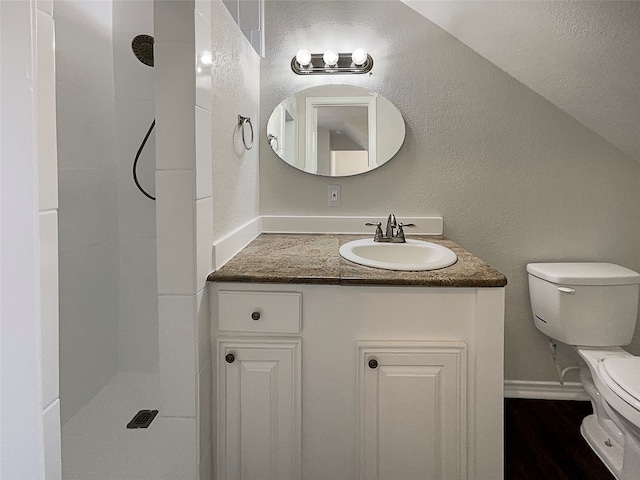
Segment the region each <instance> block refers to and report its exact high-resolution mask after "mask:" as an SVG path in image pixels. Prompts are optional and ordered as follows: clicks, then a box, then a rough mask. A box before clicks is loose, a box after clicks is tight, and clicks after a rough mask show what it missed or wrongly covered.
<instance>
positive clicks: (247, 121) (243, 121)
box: [238, 115, 253, 150]
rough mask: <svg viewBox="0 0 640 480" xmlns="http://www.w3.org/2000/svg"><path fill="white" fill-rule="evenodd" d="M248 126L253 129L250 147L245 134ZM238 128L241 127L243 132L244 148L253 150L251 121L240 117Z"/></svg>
mask: <svg viewBox="0 0 640 480" xmlns="http://www.w3.org/2000/svg"><path fill="white" fill-rule="evenodd" d="M246 124H249V127H250V128H251V141H250V142H249V145H247V138H246V137H245V134H244V126H245V125H246ZM238 126H239V127H240V130H242V143H243V144H244V148H246V149H247V150H251V148H253V125H252V124H251V119H250V118H249V117H243V116H242V115H238Z"/></svg>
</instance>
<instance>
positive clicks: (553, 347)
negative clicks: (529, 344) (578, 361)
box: [549, 338, 580, 385]
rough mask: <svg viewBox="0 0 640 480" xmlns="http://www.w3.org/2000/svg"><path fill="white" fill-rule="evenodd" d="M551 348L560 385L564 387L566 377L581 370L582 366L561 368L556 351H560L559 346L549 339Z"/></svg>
mask: <svg viewBox="0 0 640 480" xmlns="http://www.w3.org/2000/svg"><path fill="white" fill-rule="evenodd" d="M549 348H550V349H551V356H552V357H553V363H554V364H555V366H556V372H558V380H560V385H564V376H565V375H566V374H567V373H568V372H570V371H571V370H580V365H572V366H570V367H565V368H560V364H559V363H558V358H557V357H556V350H557V349H558V345H556V343H555V342H554V341H553V339H551V338H550V339H549Z"/></svg>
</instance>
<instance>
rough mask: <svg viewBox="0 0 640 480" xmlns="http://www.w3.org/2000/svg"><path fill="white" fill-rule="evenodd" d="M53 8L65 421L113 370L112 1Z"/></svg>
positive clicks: (60, 0)
mask: <svg viewBox="0 0 640 480" xmlns="http://www.w3.org/2000/svg"><path fill="white" fill-rule="evenodd" d="M53 3H54V5H53V8H54V14H55V20H56V45H55V48H56V97H57V119H58V137H57V139H58V182H59V202H60V206H59V217H58V218H59V258H60V272H59V273H60V275H59V276H60V352H61V355H60V397H61V414H62V422H63V423H64V422H65V421H67V420H68V419H69V418H70V417H71V416H73V415H74V414H75V413H76V412H77V411H78V410H79V409H80V407H82V406H83V405H85V404H86V403H87V402H88V401H89V400H90V399H91V398H93V397H94V396H95V395H96V393H98V391H99V390H100V389H101V388H102V387H103V386H104V385H106V384H107V383H108V382H109V380H111V378H113V376H114V375H115V374H116V373H117V371H118V315H119V311H118V310H119V309H118V295H119V292H118V288H119V287H118V282H119V271H118V262H119V240H118V170H117V162H116V155H115V151H116V123H115V113H116V112H115V91H114V75H113V40H112V31H113V25H112V3H111V2H110V1H109V2H89V1H74V2H69V1H66V0H55V1H54V2H53Z"/></svg>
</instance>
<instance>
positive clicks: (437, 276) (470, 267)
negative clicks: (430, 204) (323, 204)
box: [208, 233, 507, 288]
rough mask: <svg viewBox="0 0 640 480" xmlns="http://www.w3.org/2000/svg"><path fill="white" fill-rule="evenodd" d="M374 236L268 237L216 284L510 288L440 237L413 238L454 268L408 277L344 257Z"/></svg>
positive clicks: (214, 276)
mask: <svg viewBox="0 0 640 480" xmlns="http://www.w3.org/2000/svg"><path fill="white" fill-rule="evenodd" d="M370 237H371V235H342V234H338V235H336V234H280V233H263V234H261V235H259V236H258V237H257V238H256V239H255V240H253V241H252V242H251V243H250V244H249V245H247V246H246V247H245V248H244V249H243V250H242V251H241V252H240V253H238V254H237V255H236V256H235V257H234V258H232V259H231V260H230V261H229V262H228V263H227V264H226V265H224V266H223V267H222V268H221V269H220V270H217V271H215V272H213V273H211V274H210V275H209V277H208V280H209V281H210V282H243V283H305V284H324V285H413V286H424V287H466V288H475V287H504V286H505V285H506V284H507V278H506V277H505V276H504V275H502V274H501V273H500V272H498V271H497V270H496V269H494V268H493V267H491V266H490V265H488V264H486V263H485V262H483V261H482V260H480V259H479V258H477V257H474V256H473V255H471V254H470V253H469V252H467V251H466V250H465V249H464V248H462V247H460V246H459V245H457V244H456V243H454V242H452V241H451V240H449V239H447V238H446V237H443V236H439V235H411V236H409V235H407V238H414V239H418V240H426V241H429V242H433V243H439V244H441V245H444V246H445V247H447V248H450V249H451V250H453V251H454V252H455V253H456V255H458V261H457V262H456V263H454V264H453V265H451V266H450V267H446V268H441V269H438V270H428V271H422V272H404V271H402V272H401V271H395V270H382V269H378V268H371V267H365V266H362V265H358V264H356V263H353V262H350V261H348V260H345V259H344V258H342V257H341V256H340V253H339V252H338V250H339V248H340V246H341V245H342V244H344V243H347V242H350V241H352V240H357V239H360V238H370Z"/></svg>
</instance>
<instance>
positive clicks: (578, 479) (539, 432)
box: [505, 398, 615, 480]
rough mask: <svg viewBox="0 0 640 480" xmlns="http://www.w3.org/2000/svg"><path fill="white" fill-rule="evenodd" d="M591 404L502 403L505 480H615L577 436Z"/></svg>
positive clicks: (515, 400)
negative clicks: (503, 411)
mask: <svg viewBox="0 0 640 480" xmlns="http://www.w3.org/2000/svg"><path fill="white" fill-rule="evenodd" d="M591 413H592V409H591V403H590V402H577V401H570V400H524V399H515V398H507V399H505V480H615V478H614V477H613V475H611V473H610V472H609V470H608V469H607V467H605V466H604V464H603V463H602V462H601V461H600V459H599V458H598V457H597V455H596V454H595V453H594V452H593V450H591V448H590V447H589V445H588V444H587V442H586V441H585V440H584V438H582V435H581V434H580V423H581V422H582V419H583V418H584V417H586V416H587V415H589V414H591Z"/></svg>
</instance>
